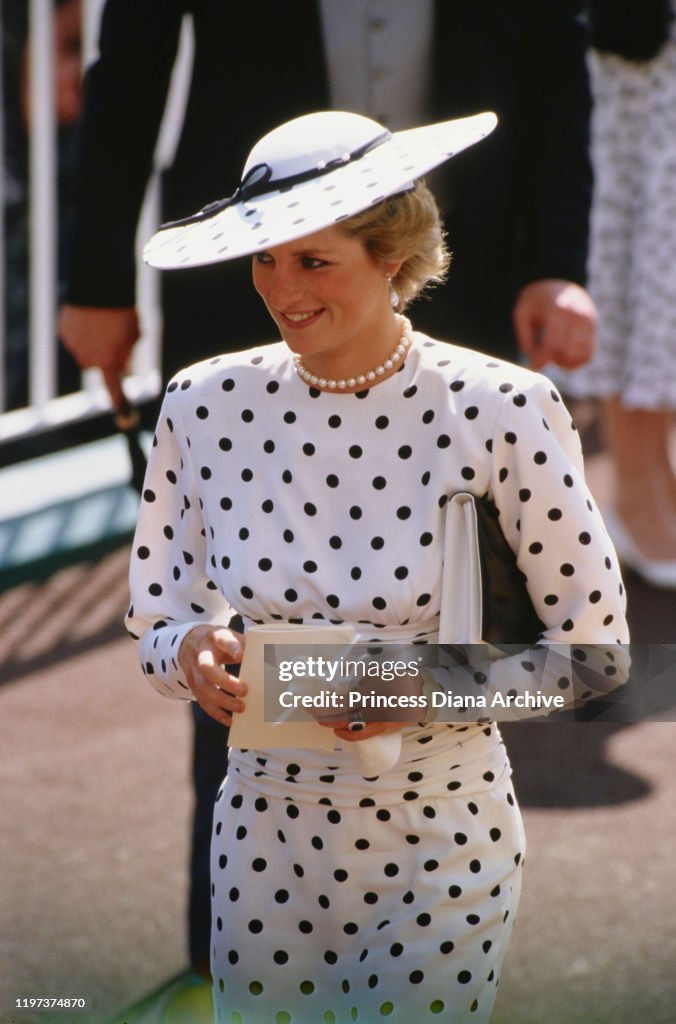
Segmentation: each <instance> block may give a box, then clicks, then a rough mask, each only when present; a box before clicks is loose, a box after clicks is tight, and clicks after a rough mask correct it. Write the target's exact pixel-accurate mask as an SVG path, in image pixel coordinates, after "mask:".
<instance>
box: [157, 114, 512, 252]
mask: <svg viewBox="0 0 676 1024" xmlns="http://www.w3.org/2000/svg"><path fill="white" fill-rule="evenodd" d="M496 123H497V118H496V116H495V114H493V113H482V114H476V115H475V116H473V117H464V118H456V119H455V120H453V121H442V122H440V123H439V124H432V125H427V126H425V127H422V128H411V129H408V130H407V131H401V132H389V131H388V130H387V129H386V128H384V127H383V126H382V125H381V124H378V122H377V121H372V120H371V119H370V118H368V117H362V115H361V114H351V113H347V112H345V111H339V110H325V111H321V112H319V113H315V114H306V115H304V116H303V117H297V118H294V120H292V121H287V122H286V123H285V124H282V125H280V126H279V128H275V129H273V131H271V132H269V133H268V134H267V135H264V136H263V138H262V139H260V141H259V142H257V143H256V145H255V146H254V148H253V149H252V150H251V153H250V154H249V158H248V160H247V162H246V165H245V167H244V173H243V175H242V180H241V182H240V184H239V185H238V187H237V189H236V190H235V192H234V193H233V195H232V196H230V197H229V198H228V199H220V200H218V201H217V202H214V203H210V204H209V205H208V206H205V207H204V209H202V210H200V211H199V212H198V213H196V214H194V215H193V216H191V217H186V218H185V219H184V220H179V221H173V222H172V223H170V224H164V225H162V227H161V228H160V229H159V231H158V232H157V233H156V234H155V235H153V237H152V238H151V239H150V241H149V242H148V244H147V245H146V247H145V250H144V253H143V257H144V259H145V260H146V262H147V263H149V264H150V265H151V266H153V267H159V268H161V269H175V268H180V267H197V266H202V265H204V264H208V263H219V262H222V261H223V260H232V259H235V258H236V257H238V256H247V255H250V254H251V253H254V252H260V251H261V250H264V249H268V248H271V247H273V246H275V245H282V244H283V243H285V242H291V241H293V240H294V239H296V238H302V237H303V236H304V235H310V234H312V233H313V232H315V231H321V230H322V229H323V228H327V227H330V226H331V225H333V224H338V223H340V221H342V220H345V218H346V217H352V216H353V215H354V214H356V213H360V212H361V211H362V210H365V209H368V207H370V206H374V205H375V204H376V203H380V202H382V201H383V199H386V198H387V197H388V196H393V195H396V194H397V193H400V192H404V191H406V190H407V189H409V188H411V187H412V186H413V183H414V182H415V180H416V179H417V178H420V177H422V176H423V175H424V174H426V173H427V172H428V171H431V170H432V168H434V167H437V166H438V165H439V164H441V163H443V162H444V161H445V160H449V159H450V158H451V157H453V156H455V155H456V153H460V152H461V151H462V150H463V149H467V147H468V146H472V145H473V144H474V143H475V142H479V141H480V140H481V139H483V138H484V137H485V136H486V135H488V134H489V133H490V132H491V131H492V130H493V128H494V127H495V125H496Z"/></svg>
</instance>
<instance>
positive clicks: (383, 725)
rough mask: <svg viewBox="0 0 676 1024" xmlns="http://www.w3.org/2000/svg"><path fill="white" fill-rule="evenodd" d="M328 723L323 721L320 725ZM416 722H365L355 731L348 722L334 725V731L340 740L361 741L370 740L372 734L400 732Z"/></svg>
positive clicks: (348, 741)
mask: <svg viewBox="0 0 676 1024" xmlns="http://www.w3.org/2000/svg"><path fill="white" fill-rule="evenodd" d="M324 724H327V725H328V723H323V722H321V723H320V725H324ZM415 724H416V723H415V722H413V721H411V722H364V724H363V726H362V728H361V729H358V730H357V731H353V730H352V729H350V728H349V727H348V725H347V724H343V725H339V726H337V727H335V726H334V729H333V731H334V732H335V734H336V736H337V737H338V739H339V740H343V741H345V742H347V743H359V742H360V741H361V740H369V739H371V737H372V736H384V735H385V734H386V733H390V732H399V731H400V729H404V728H405V727H406V726H407V725H415Z"/></svg>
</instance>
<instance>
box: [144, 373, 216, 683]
mask: <svg viewBox="0 0 676 1024" xmlns="http://www.w3.org/2000/svg"><path fill="white" fill-rule="evenodd" d="M177 388H178V385H177V383H176V382H175V381H174V382H172V383H170V385H169V388H168V389H167V396H166V398H165V403H164V406H163V409H162V413H161V416H160V420H159V423H158V426H157V432H156V435H155V439H154V443H153V449H152V452H151V456H150V459H149V463H148V472H147V475H146V480H145V486H144V491H143V497H142V502H141V508H140V512H139V518H138V525H137V529H136V534H135V538H134V543H133V553H132V559H131V569H130V586H131V592H132V594H133V601H134V603H133V606H132V607H131V608H130V609H129V612H128V615H127V629H128V630H129V632H130V634H131V635H132V637H133V638H134V639H139V640H140V652H139V656H140V660H141V665H142V668H143V671H144V673H145V675H146V676H147V677H148V679H149V681H150V682H151V683H152V685H153V686H154V687H155V688H156V689H157V690H159V692H160V693H162V694H164V695H166V696H169V697H178V698H182V699H192V694H191V692H190V690H189V688H188V685H187V683H186V680H185V678H184V676H183V674H182V672H181V670H180V667H179V664H178V650H179V647H180V645H181V641H182V639H183V637H184V636H185V635H186V633H188V632H189V631H190V630H191V629H193V628H194V627H195V626H197V625H201V624H204V623H214V624H220V625H224V626H226V625H227V624H228V621H229V620H230V618H231V617H232V614H233V613H232V609H231V608H230V606H229V605H228V603H227V602H226V601H225V600H224V599H223V597H222V595H221V593H220V591H219V590H218V588H217V587H216V584H215V583H214V582H213V581H212V579H211V578H210V574H209V565H208V564H207V559H208V557H209V556H208V554H207V541H206V537H205V528H204V523H203V519H202V512H201V508H200V503H199V499H198V497H197V495H196V488H195V481H194V477H193V461H192V459H191V457H190V454H189V442H187V441H186V433H185V430H183V428H182V424H181V421H180V417H181V411H180V409H179V408H178V403H176V407H174V405H173V403H172V400H171V397H172V391H174V390H177Z"/></svg>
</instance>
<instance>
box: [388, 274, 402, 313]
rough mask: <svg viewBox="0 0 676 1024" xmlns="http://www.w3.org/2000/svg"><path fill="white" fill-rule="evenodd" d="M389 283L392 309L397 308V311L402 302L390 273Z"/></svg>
mask: <svg viewBox="0 0 676 1024" xmlns="http://www.w3.org/2000/svg"><path fill="white" fill-rule="evenodd" d="M387 283H388V285H389V287H390V305H391V307H392V309H393V310H395V312H396V311H397V310H398V309H399V306H400V304H401V300H400V298H399V293H398V291H397V289H396V288H395V287H394V285H393V284H392V278H391V277H390V276H389V275H388V278H387Z"/></svg>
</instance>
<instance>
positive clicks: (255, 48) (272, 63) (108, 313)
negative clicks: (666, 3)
mask: <svg viewBox="0 0 676 1024" xmlns="http://www.w3.org/2000/svg"><path fill="white" fill-rule="evenodd" d="M186 15H187V16H190V17H191V19H192V28H193V35H194V43H195V52H194V67H193V72H192V78H191V83H190V90H189V95H188V100H187V108H186V113H185V119H184V123H183V127H182V132H181V136H180V139H179V143H178V147H177V151H176V154H175V158H174V161H173V164H172V166H171V168H169V169H168V170H167V172H166V174H165V175H164V203H163V212H164V217H165V219H167V220H173V219H176V218H179V217H182V216H186V215H189V214H191V213H192V212H193V211H194V210H195V209H197V208H198V207H199V205H200V204H201V203H202V202H203V201H204V197H205V196H206V197H218V196H222V195H223V193H224V190H226V189H227V188H228V187H229V185H230V183H231V182H233V181H236V180H238V177H239V173H240V169H241V166H242V165H243V163H244V159H245V157H246V154H247V152H248V151H249V149H250V148H251V146H252V145H253V143H254V142H255V140H256V139H257V138H258V137H259V136H260V135H261V134H262V133H263V132H265V131H266V130H267V129H269V128H272V127H273V126H274V125H275V124H277V123H279V122H280V121H282V120H284V119H288V118H291V117H294V116H296V115H300V114H303V113H306V112H308V111H311V110H317V109H325V108H327V107H333V108H339V109H341V108H342V109H351V110H356V111H358V112H361V113H363V114H366V115H370V116H373V117H375V118H376V119H377V120H378V121H380V122H382V123H383V124H385V125H387V127H389V128H391V129H398V128H404V127H407V126H409V125H411V124H416V123H422V122H423V121H425V120H426V119H430V118H436V119H438V120H441V119H445V118H450V117H453V116H461V115H464V114H473V113H476V112H477V111H479V110H486V109H492V110H495V111H496V112H497V114H498V117H499V127H498V129H497V130H496V131H495V132H494V133H493V135H492V136H491V138H490V139H488V140H487V141H486V142H485V144H484V146H483V147H478V148H477V149H476V151H468V152H466V153H464V154H462V155H460V156H459V157H458V158H457V160H455V161H453V162H452V164H453V166H452V169H451V168H449V170H448V171H446V169H443V170H441V171H439V172H438V174H437V178H436V179H435V180H434V182H433V184H434V187H435V191H436V193H437V195H439V196H440V198H441V202H442V205H443V206H444V208H445V209H446V211H447V212H446V219H445V226H446V229H447V231H448V234H449V241H450V247H451V249H452V250H453V251H454V252H455V253H456V255H455V257H454V266H453V274H452V275H451V276H450V279H449V283H448V285H445V286H443V287H442V288H440V289H439V292H438V294H437V297H436V301H435V303H434V304H429V305H428V304H426V303H421V304H420V307H419V315H418V324H419V326H420V327H421V329H426V330H429V331H430V332H431V333H433V334H436V335H437V336H439V337H450V338H457V339H458V340H463V339H466V340H469V341H471V343H472V344H473V345H475V346H476V347H478V348H481V349H483V350H484V351H487V352H492V353H497V354H503V355H514V353H515V352H516V350H517V345H518V350H519V351H520V352H521V353H522V354H523V357H524V359H526V360H528V361H529V362H530V364H531V365H532V366H533V367H541V366H543V365H545V364H546V363H547V362H549V361H554V362H557V363H561V364H562V365H565V366H577V365H580V364H581V363H583V362H584V361H585V360H586V359H587V358H588V357H589V355H590V353H591V351H592V348H593V343H594V336H595V311H594V308H593V304H592V303H591V301H590V299H589V296H588V294H587V292H586V290H585V288H584V281H585V269H586V250H587V228H588V207H589V200H590V192H591V175H590V167H589V161H588V152H587V149H588V121H589V111H590V95H589V88H588V77H587V70H586V64H585V53H586V43H587V36H586V28H585V23H584V20H583V17H582V3H581V0H580V2H578V0H544V2H543V0H520V2H519V3H517V4H509V5H507V4H504V3H503V2H502V0H488V2H486V3H483V4H481V5H478V4H475V3H473V2H472V0H461V2H453V3H449V2H446V0H388V2H387V3H385V2H382V0H294V3H292V4H280V3H278V2H277V0H265V2H263V3H261V4H259V5H258V7H257V8H256V14H255V23H254V18H253V17H252V10H251V8H250V6H249V5H247V4H239V3H236V4H225V3H223V2H221V0H190V2H189V0H164V2H163V3H162V4H161V5H158V4H157V2H156V0H136V2H135V3H134V5H133V17H130V13H129V5H128V3H126V2H125V0H107V3H106V4H105V6H104V9H103V18H102V23H101V34H100V56H99V58H98V59H97V61H96V62H95V63H94V64H93V65H92V67H91V68H90V69H89V70H88V72H87V76H86V80H85V87H84V115H83V119H82V124H81V146H80V174H79V186H78V197H79V198H78V217H77V223H76V225H75V230H74V234H73V240H72V262H71V268H70V276H69V285H68V289H67V293H66V303H65V305H64V306H63V308H62V312H61V318H60V333H61V337H62V339H63V341H64V343H65V345H66V346H67V347H68V349H69V350H70V351H71V352H72V353H73V354H74V355H75V356H76V358H77V359H78V361H79V363H80V365H82V366H99V367H101V368H102V369H103V371H104V373H105V374H106V378H107V380H108V383H109V387H110V388H111V390H112V392H113V394H115V391H116V381H117V378H118V376H119V374H120V373H122V372H124V370H125V367H126V366H127V363H128V360H129V356H130V354H131V352H132V349H133V346H134V344H135V342H136V340H137V338H138V334H139V321H138V313H137V309H136V297H135V277H136V264H135V257H134V241H135V235H136V229H137V223H138V214H139V210H140V207H141V204H142V200H143V196H144V193H145V190H146V185H147V182H148V179H149V177H150V174H151V170H152V162H153V149H154V145H155V141H156V138H157V135H158V130H159V125H160V121H161V116H162V112H163V110H164V105H165V101H166V96H167V90H168V85H169V80H170V75H171V70H172V67H173V63H174V59H175V55H176V51H177V45H178V39H179V34H180V28H181V23H182V20H183V17H184V16H186ZM280 40H285V41H286V42H285V45H284V46H280ZM296 58H297V59H296ZM480 150H483V151H481V152H480ZM104 238H105V240H106V241H105V244H104V243H103V239H104ZM249 278H250V273H249V270H248V268H247V267H245V266H243V265H238V264H237V261H235V262H233V263H221V264H219V265H217V266H210V267H194V268H189V269H187V270H186V271H185V273H182V274H164V275H163V277H162V306H163V314H164V326H163V336H162V368H163V376H164V378H165V379H168V378H169V377H170V376H171V375H172V374H173V373H174V372H175V371H176V370H177V369H178V368H179V367H181V366H183V365H184V364H185V363H186V361H187V360H189V359H194V358H200V357H207V356H208V355H210V354H217V353H222V352H227V351H229V350H232V349H233V348H236V349H239V348H241V347H242V346H243V345H244V346H246V345H249V344H254V343H258V342H260V341H264V340H266V339H268V338H269V337H270V325H269V320H268V319H267V317H266V314H265V310H264V309H263V307H262V304H261V303H260V302H258V301H257V299H256V296H255V294H254V293H253V290H252V289H250V287H249ZM193 709H194V710H193V714H194V716H195V726H196V732H195V748H194V750H195V753H194V759H195V760H194V778H195V786H196V799H197V805H196V813H195V819H194V829H195V834H194V842H193V868H192V896H191V901H190V904H191V910H190V920H191V925H190V950H191V961H192V963H193V964H197V965H199V964H201V965H204V964H205V963H206V960H207V957H208V913H209V912H208V898H209V892H208V857H207V846H208V834H209V828H210V820H211V809H212V806H213V799H214V797H215V794H216V791H217V788H218V784H219V782H220V779H221V777H222V774H223V764H224V760H225V757H226V749H225V738H224V736H223V730H222V729H221V728H220V727H219V726H216V725H215V724H214V723H213V722H212V720H210V719H208V717H207V716H205V715H204V714H203V713H202V712H201V709H200V708H199V707H198V706H197V705H193Z"/></svg>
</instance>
